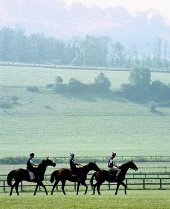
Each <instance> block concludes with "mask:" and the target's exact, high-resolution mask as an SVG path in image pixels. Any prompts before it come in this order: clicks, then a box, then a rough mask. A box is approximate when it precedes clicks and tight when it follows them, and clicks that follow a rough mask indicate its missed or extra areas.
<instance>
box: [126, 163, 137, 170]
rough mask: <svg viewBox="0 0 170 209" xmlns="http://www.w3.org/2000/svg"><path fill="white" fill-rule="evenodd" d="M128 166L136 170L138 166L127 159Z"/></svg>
mask: <svg viewBox="0 0 170 209" xmlns="http://www.w3.org/2000/svg"><path fill="white" fill-rule="evenodd" d="M128 166H129V168H132V169H133V170H135V171H137V170H138V167H137V166H136V165H135V163H134V162H133V161H129V162H128Z"/></svg>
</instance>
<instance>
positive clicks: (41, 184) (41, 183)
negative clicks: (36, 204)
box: [39, 181, 48, 195]
mask: <svg viewBox="0 0 170 209" xmlns="http://www.w3.org/2000/svg"><path fill="white" fill-rule="evenodd" d="M39 185H40V186H42V187H43V188H44V190H45V193H46V195H48V192H47V189H46V187H45V185H44V184H43V182H42V181H41V182H40V183H39Z"/></svg>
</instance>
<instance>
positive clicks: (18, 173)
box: [7, 158, 56, 196]
mask: <svg viewBox="0 0 170 209" xmlns="http://www.w3.org/2000/svg"><path fill="white" fill-rule="evenodd" d="M47 166H53V167H55V166H56V163H55V162H54V161H52V160H50V159H48V158H47V159H45V160H42V161H41V163H40V164H39V165H38V167H37V168H35V169H36V172H37V174H38V178H35V179H32V178H31V177H30V174H29V171H28V170H27V169H22V168H19V169H17V170H12V171H10V172H9V174H8V175H7V183H8V185H9V186H10V187H11V191H10V196H11V195H12V191H13V189H14V187H15V190H16V193H17V195H19V192H18V186H19V183H20V182H22V181H29V182H35V183H37V184H36V187H35V191H34V195H36V192H37V189H38V186H42V187H43V188H44V190H45V193H46V194H47V195H48V192H47V189H46V187H45V185H44V184H43V180H44V174H45V171H46V168H47ZM13 180H14V183H13V184H12V182H13Z"/></svg>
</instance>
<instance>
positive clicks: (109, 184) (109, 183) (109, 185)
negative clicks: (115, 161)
mask: <svg viewBox="0 0 170 209" xmlns="http://www.w3.org/2000/svg"><path fill="white" fill-rule="evenodd" d="M108 187H109V190H110V182H109V184H108Z"/></svg>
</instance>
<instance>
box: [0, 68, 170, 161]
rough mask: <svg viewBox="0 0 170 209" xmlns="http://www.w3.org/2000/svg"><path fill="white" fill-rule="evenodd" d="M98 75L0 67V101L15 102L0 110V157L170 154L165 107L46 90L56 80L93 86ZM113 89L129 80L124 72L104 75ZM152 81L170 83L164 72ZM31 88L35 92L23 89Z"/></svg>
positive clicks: (168, 112)
mask: <svg viewBox="0 0 170 209" xmlns="http://www.w3.org/2000/svg"><path fill="white" fill-rule="evenodd" d="M99 73H100V71H97V70H96V71H93V70H88V71H84V70H63V69H62V70H58V69H42V68H29V67H27V68H24V67H4V66H3V67H0V97H3V98H6V99H9V100H10V98H12V97H13V96H16V97H18V98H19V100H18V104H17V105H14V107H13V108H9V109H3V108H0V121H1V122H0V123H1V125H0V158H3V157H8V156H11V157H14V156H27V155H28V154H29V153H30V152H35V154H36V156H38V157H46V156H51V157H58V156H66V157H69V153H70V152H74V153H75V154H76V156H109V155H110V153H111V152H112V151H113V150H114V151H116V152H117V155H119V156H121V155H131V156H133V155H139V156H143V155H170V152H169V147H170V138H169V136H170V128H169V125H170V109H169V108H157V111H155V112H154V113H152V112H150V105H149V104H148V105H139V104H134V103H130V102H127V101H119V100H118V99H117V98H115V99H113V100H109V99H105V98H75V97H74V98H73V97H71V98H70V97H63V96H61V95H58V94H56V93H54V92H53V91H52V90H51V89H47V88H46V85H47V84H49V83H54V80H55V77H56V76H58V75H59V76H62V77H63V79H64V81H66V82H67V81H68V79H69V78H71V77H73V78H76V79H79V80H82V81H83V82H86V83H88V82H93V80H94V78H95V77H96V76H97V75H98V74H99ZM104 73H105V74H106V76H108V78H109V79H110V80H111V81H112V88H114V89H115V88H119V87H120V85H121V84H122V83H125V82H128V72H112V71H106V72H104ZM153 77H154V79H161V81H163V82H168V83H170V76H169V74H160V73H154V74H153ZM31 85H36V86H38V88H39V92H38V93H33V92H29V91H28V90H27V86H31Z"/></svg>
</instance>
